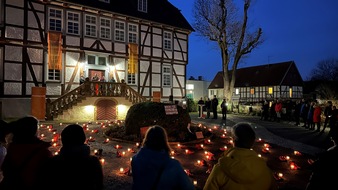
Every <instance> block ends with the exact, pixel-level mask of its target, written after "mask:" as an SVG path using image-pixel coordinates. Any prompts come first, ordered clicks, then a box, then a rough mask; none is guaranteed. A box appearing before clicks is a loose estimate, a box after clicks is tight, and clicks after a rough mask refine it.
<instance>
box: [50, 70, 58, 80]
mask: <svg viewBox="0 0 338 190" xmlns="http://www.w3.org/2000/svg"><path fill="white" fill-rule="evenodd" d="M60 79H61V72H60V70H55V69H49V70H48V80H60Z"/></svg>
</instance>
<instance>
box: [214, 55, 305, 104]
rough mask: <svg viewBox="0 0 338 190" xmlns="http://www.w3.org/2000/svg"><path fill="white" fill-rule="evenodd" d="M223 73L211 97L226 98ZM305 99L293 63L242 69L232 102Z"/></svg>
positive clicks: (249, 102) (250, 102) (220, 73)
mask: <svg viewBox="0 0 338 190" xmlns="http://www.w3.org/2000/svg"><path fill="white" fill-rule="evenodd" d="M223 87H224V82H223V73H222V72H218V73H217V74H216V76H215V77H214V79H213V80H212V82H211V84H210V85H209V87H208V91H209V97H213V96H214V95H216V96H217V97H218V98H220V99H222V98H224V91H223ZM301 98H303V79H302V77H301V75H300V73H299V71H298V68H297V66H296V64H295V62H294V61H287V62H281V63H273V64H266V65H259V66H253V67H246V68H239V69H237V71H236V81H235V86H234V92H233V95H232V102H233V103H234V104H237V103H239V104H255V103H259V102H263V101H265V100H267V101H269V102H271V101H272V100H276V99H281V100H296V99H301Z"/></svg>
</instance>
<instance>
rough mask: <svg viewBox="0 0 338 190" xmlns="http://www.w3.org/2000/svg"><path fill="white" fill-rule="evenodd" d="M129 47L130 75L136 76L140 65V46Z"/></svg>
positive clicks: (129, 45) (131, 45) (132, 45)
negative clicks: (138, 64)
mask: <svg viewBox="0 0 338 190" xmlns="http://www.w3.org/2000/svg"><path fill="white" fill-rule="evenodd" d="M128 47H129V61H128V73H129V74H135V73H136V72H137V63H138V46H137V44H128Z"/></svg>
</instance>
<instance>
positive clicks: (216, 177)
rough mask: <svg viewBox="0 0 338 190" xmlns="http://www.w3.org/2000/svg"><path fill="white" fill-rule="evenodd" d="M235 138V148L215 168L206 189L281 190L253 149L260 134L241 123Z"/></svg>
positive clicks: (235, 128)
mask: <svg viewBox="0 0 338 190" xmlns="http://www.w3.org/2000/svg"><path fill="white" fill-rule="evenodd" d="M232 135H233V138H234V147H233V148H230V149H229V150H228V151H227V152H225V153H224V155H223V156H222V157H221V158H220V159H219V160H218V163H217V164H215V165H214V167H213V169H212V171H211V173H210V175H209V176H208V178H207V181H206V183H205V185H204V188H203V189H204V190H213V189H227V190H238V189H259V190H272V189H277V187H278V186H277V184H276V180H275V179H274V177H273V174H272V172H271V170H270V168H269V167H268V166H267V164H266V162H265V161H264V160H263V158H260V157H258V155H257V153H256V152H255V151H253V150H251V148H252V146H253V145H254V142H255V139H256V135H255V132H254V130H253V129H252V127H251V126H250V124H248V123H237V124H236V125H235V126H233V128H232Z"/></svg>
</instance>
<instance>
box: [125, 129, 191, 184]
mask: <svg viewBox="0 0 338 190" xmlns="http://www.w3.org/2000/svg"><path fill="white" fill-rule="evenodd" d="M170 150H171V148H170V146H169V143H168V137H167V133H166V131H165V129H164V128H163V127H161V126H158V125H155V126H152V127H150V128H149V129H148V130H147V132H146V135H145V137H144V139H143V143H142V147H141V149H140V151H139V152H138V153H137V154H136V155H134V156H133V157H132V161H131V168H132V176H133V184H132V189H133V190H144V189H149V190H152V189H158V190H176V189H184V190H193V189H195V188H194V185H193V184H192V181H191V180H190V178H189V177H188V175H187V174H186V173H185V171H184V169H183V168H182V166H181V164H180V162H179V161H178V160H175V159H172V158H171V157H170V154H169V153H170Z"/></svg>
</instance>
